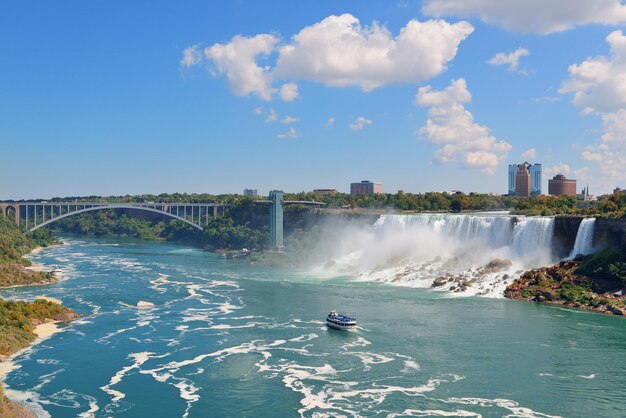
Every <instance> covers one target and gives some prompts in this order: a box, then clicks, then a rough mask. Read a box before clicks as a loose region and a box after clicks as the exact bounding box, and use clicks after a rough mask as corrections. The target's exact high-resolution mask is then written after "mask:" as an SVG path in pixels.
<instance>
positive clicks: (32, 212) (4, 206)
mask: <svg viewBox="0 0 626 418" xmlns="http://www.w3.org/2000/svg"><path fill="white" fill-rule="evenodd" d="M230 206H231V205H228V204H222V203H152V202H147V203H115V202H4V203H0V216H2V219H11V218H12V220H13V222H15V224H16V225H17V226H22V225H23V226H24V227H26V229H28V230H29V231H30V232H33V231H36V230H37V229H39V228H41V227H44V226H46V225H48V224H51V223H52V222H54V221H58V220H59V219H63V218H67V217H68V216H72V215H77V214H79V213H84V212H91V211H94V210H103V209H135V210H142V211H146V212H153V213H158V214H161V215H164V216H169V217H170V218H174V219H178V220H179V221H182V222H185V223H186V224H189V225H191V226H192V227H194V228H197V229H199V230H201V231H202V230H203V228H204V227H205V226H206V225H208V224H209V219H211V218H213V219H215V218H217V217H219V216H220V215H223V214H224V211H225V210H226V209H227V208H228V207H230Z"/></svg>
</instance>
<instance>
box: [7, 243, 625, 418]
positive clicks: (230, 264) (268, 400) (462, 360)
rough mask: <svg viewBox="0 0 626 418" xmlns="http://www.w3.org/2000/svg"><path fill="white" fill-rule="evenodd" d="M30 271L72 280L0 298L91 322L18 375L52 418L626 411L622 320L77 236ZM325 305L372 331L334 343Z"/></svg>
mask: <svg viewBox="0 0 626 418" xmlns="http://www.w3.org/2000/svg"><path fill="white" fill-rule="evenodd" d="M33 258H34V261H36V262H38V263H41V264H44V265H46V266H49V267H55V266H59V267H61V268H63V269H65V276H64V280H63V281H61V282H59V283H57V284H54V285H50V286H42V287H33V288H23V289H12V290H5V291H2V292H0V297H9V298H33V297H35V296H37V295H44V294H45V295H47V296H52V297H56V298H59V299H62V300H63V302H64V303H65V304H66V305H67V306H69V307H72V308H74V309H75V310H76V311H77V312H79V313H80V314H82V315H83V318H81V319H80V320H78V321H76V322H74V323H72V324H69V325H67V326H65V327H64V332H61V333H57V334H55V335H53V336H52V337H51V338H49V339H47V340H45V341H43V342H42V343H40V344H38V345H36V346H35V347H34V348H33V349H32V350H29V351H27V352H25V353H24V354H22V355H21V356H19V357H18V358H17V359H16V363H17V364H18V366H19V368H17V369H16V370H14V371H13V372H11V373H10V374H9V375H8V376H7V379H6V384H7V386H8V387H9V388H10V390H9V391H8V394H9V396H11V397H13V398H14V399H21V400H22V401H23V402H24V403H26V404H28V405H29V406H30V407H31V408H33V409H35V410H36V411H37V413H38V414H39V415H41V416H52V417H74V416H85V417H88V416H96V417H105V416H107V417H108V416H115V417H181V416H189V417H213V416H216V417H221V416H233V417H239V416H250V417H282V416H300V415H301V416H306V417H314V416H315V417H322V416H332V417H339V416H347V417H351V416H380V417H396V416H469V417H477V416H483V417H491V416H493V417H499V416H514V417H533V416H537V417H545V416H566V417H592V416H593V417H619V416H626V399H625V398H624V395H623V388H624V387H625V386H626V338H625V337H626V319H624V318H617V317H611V316H604V315H600V314H594V313H589V312H583V311H576V310H568V309H562V308H559V307H553V306H545V305H538V304H531V303H525V302H515V301H508V300H504V299H489V298H478V297H470V298H454V297H450V296H448V295H446V294H444V293H438V292H432V291H428V290H423V289H413V288H403V287H394V286H390V285H385V284H375V283H366V282H355V281H351V280H350V279H339V280H328V279H324V280H322V279H316V278H315V277H312V276H311V275H308V274H305V273H304V272H298V271H290V270H285V269H275V268H265V267H263V268H261V267H258V266H252V265H249V264H247V263H246V262H245V261H238V260H221V259H218V258H217V257H216V256H215V255H213V254H210V253H206V252H202V251H198V250H195V249H191V248H187V247H183V246H177V245H173V244H167V243H145V242H135V241H125V240H114V239H104V240H102V239H100V240H95V239H94V240H91V239H90V240H78V239H70V240H69V241H68V245H64V246H58V247H54V248H50V249H46V250H44V251H42V252H40V253H38V254H36V255H35V256H34V257H33ZM140 300H144V301H149V302H152V303H154V304H155V307H154V308H148V309H138V308H136V307H135V305H136V304H137V302H138V301H140ZM332 308H336V309H338V310H340V311H342V312H346V313H350V314H352V315H355V316H357V317H358V320H359V324H360V327H361V329H360V330H358V331H357V332H354V333H350V332H339V331H330V330H327V329H326V328H325V326H324V323H323V322H322V320H323V319H324V317H325V315H326V313H327V311H329V310H330V309H332Z"/></svg>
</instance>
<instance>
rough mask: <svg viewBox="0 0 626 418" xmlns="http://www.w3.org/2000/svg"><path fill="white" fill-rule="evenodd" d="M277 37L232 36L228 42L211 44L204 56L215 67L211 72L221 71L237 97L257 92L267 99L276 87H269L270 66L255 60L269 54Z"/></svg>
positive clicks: (219, 73)
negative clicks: (261, 64)
mask: <svg viewBox="0 0 626 418" xmlns="http://www.w3.org/2000/svg"><path fill="white" fill-rule="evenodd" d="M277 42H278V38H276V37H275V36H273V35H267V34H262V35H256V36H253V37H250V38H248V37H245V36H241V35H236V36H234V37H233V38H232V39H231V41H230V42H229V43H227V44H220V43H217V44H214V45H213V46H211V47H209V48H206V49H205V50H204V55H205V57H206V59H208V60H209V61H210V62H211V63H212V64H213V65H214V66H215V68H214V73H215V74H217V75H221V74H224V75H226V78H227V79H228V83H229V84H230V88H231V90H232V91H233V93H234V94H235V95H237V96H247V95H248V94H256V95H257V96H258V97H259V98H261V99H263V100H270V99H271V97H272V94H274V93H275V91H276V89H274V88H272V85H271V75H270V69H269V68H268V67H261V66H259V64H258V63H257V59H258V57H259V56H261V57H263V56H265V57H266V56H268V55H269V54H271V53H272V51H273V50H274V47H275V45H276V43H277Z"/></svg>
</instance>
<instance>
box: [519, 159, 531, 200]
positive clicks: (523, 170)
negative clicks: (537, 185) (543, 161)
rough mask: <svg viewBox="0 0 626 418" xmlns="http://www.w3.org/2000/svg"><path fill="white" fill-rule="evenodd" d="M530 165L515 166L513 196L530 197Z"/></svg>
mask: <svg viewBox="0 0 626 418" xmlns="http://www.w3.org/2000/svg"><path fill="white" fill-rule="evenodd" d="M529 166H530V164H528V163H523V164H520V165H518V166H517V172H516V173H515V196H522V197H530V173H529V172H528V167H529Z"/></svg>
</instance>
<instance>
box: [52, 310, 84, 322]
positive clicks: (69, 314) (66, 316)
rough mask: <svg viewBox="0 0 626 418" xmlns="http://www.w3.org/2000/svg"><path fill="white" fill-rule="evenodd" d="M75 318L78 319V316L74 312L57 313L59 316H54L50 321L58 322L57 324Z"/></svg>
mask: <svg viewBox="0 0 626 418" xmlns="http://www.w3.org/2000/svg"><path fill="white" fill-rule="evenodd" d="M76 318H78V315H77V314H75V313H74V312H64V313H59V314H56V315H54V317H52V319H54V320H55V321H59V322H67V321H71V320H72V319H76Z"/></svg>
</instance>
